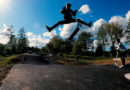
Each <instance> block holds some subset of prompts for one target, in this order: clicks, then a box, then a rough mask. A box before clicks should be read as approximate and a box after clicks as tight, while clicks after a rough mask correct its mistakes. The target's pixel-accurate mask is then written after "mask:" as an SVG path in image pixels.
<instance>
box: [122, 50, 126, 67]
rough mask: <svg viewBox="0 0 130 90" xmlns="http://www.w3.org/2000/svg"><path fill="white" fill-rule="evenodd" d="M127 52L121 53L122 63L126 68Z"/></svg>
mask: <svg viewBox="0 0 130 90" xmlns="http://www.w3.org/2000/svg"><path fill="white" fill-rule="evenodd" d="M125 56H126V55H125V52H122V53H121V61H122V65H123V66H125Z"/></svg>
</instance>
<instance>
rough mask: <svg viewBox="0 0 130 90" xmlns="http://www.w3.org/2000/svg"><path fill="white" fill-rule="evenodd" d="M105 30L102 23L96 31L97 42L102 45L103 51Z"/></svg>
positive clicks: (105, 37) (105, 40) (105, 41)
mask: <svg viewBox="0 0 130 90" xmlns="http://www.w3.org/2000/svg"><path fill="white" fill-rule="evenodd" d="M107 35H108V33H107V31H106V30H105V29H104V25H101V27H100V28H99V30H98V32H97V39H98V44H101V45H102V47H103V51H105V46H106V45H107V44H106V43H107Z"/></svg>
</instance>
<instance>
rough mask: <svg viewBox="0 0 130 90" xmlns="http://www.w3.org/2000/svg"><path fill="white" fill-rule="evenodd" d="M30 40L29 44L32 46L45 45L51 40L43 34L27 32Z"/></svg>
mask: <svg viewBox="0 0 130 90" xmlns="http://www.w3.org/2000/svg"><path fill="white" fill-rule="evenodd" d="M26 35H27V37H28V41H29V46H30V47H39V48H41V47H43V46H44V45H45V44H46V43H48V42H49V39H47V38H45V37H42V36H41V35H36V34H34V33H32V32H27V33H26Z"/></svg>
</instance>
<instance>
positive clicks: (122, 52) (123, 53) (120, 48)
mask: <svg viewBox="0 0 130 90" xmlns="http://www.w3.org/2000/svg"><path fill="white" fill-rule="evenodd" d="M117 45H118V48H117V50H118V51H119V55H120V58H121V61H122V65H121V66H119V68H123V67H125V57H126V51H127V49H126V47H125V46H124V45H123V44H122V42H120V39H117Z"/></svg>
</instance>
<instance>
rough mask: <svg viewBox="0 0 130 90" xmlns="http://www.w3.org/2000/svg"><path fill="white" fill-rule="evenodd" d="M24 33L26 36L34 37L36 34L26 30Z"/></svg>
mask: <svg viewBox="0 0 130 90" xmlns="http://www.w3.org/2000/svg"><path fill="white" fill-rule="evenodd" d="M26 35H27V37H36V35H35V34H33V33H32V32H27V33H26Z"/></svg>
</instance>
